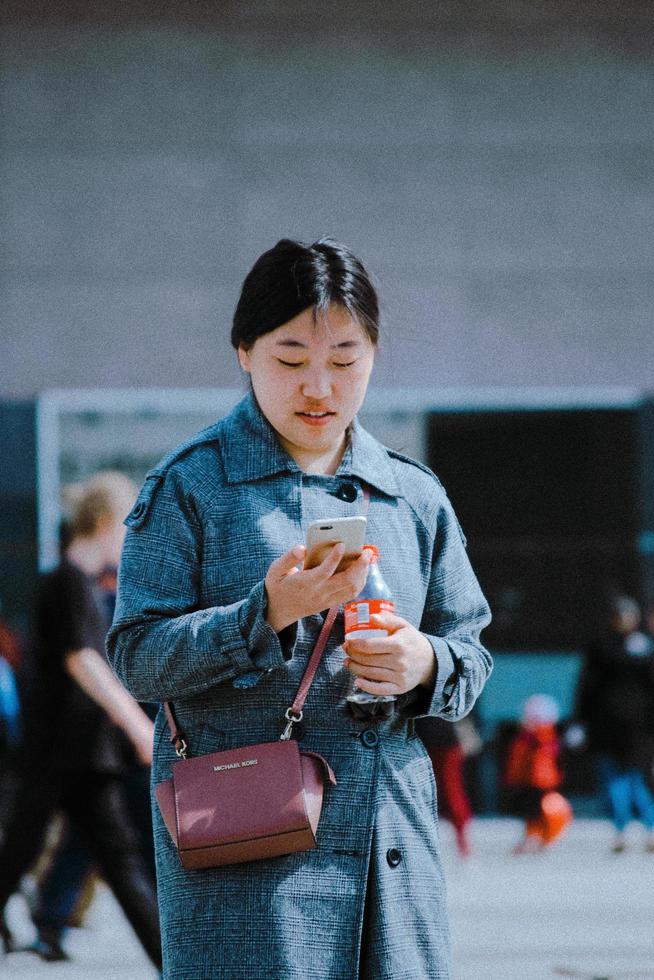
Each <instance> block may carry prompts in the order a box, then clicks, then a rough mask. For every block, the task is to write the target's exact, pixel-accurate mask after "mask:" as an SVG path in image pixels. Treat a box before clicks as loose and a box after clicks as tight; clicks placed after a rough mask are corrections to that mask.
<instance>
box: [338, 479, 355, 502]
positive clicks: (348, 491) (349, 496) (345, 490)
mask: <svg viewBox="0 0 654 980" xmlns="http://www.w3.org/2000/svg"><path fill="white" fill-rule="evenodd" d="M336 496H337V497H338V498H339V500H345V501H347V503H348V504H353V503H354V501H355V500H356V499H357V496H358V493H357V488H356V487H355V486H354V484H353V483H341V485H340V487H339V488H338V490H337V491H336Z"/></svg>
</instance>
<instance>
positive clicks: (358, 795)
mask: <svg viewBox="0 0 654 980" xmlns="http://www.w3.org/2000/svg"><path fill="white" fill-rule="evenodd" d="M364 482H365V483H366V484H367V485H368V487H369V489H370V507H369V512H368V531H367V540H368V541H370V542H371V543H373V544H376V545H378V546H379V549H380V554H381V567H382V570H383V574H384V577H385V579H386V581H387V582H388V584H389V586H390V588H391V589H392V592H393V594H394V597H395V603H396V610H397V613H398V615H400V616H403V617H404V618H406V619H407V620H409V621H410V622H412V623H414V624H415V625H417V626H419V628H420V629H421V630H422V631H423V632H424V633H425V634H426V635H427V636H428V638H429V640H430V642H431V644H432V646H433V648H434V656H435V658H436V663H437V679H436V682H435V686H434V689H433V691H431V692H426V691H425V692H424V693H422V694H420V695H416V694H415V693H412V694H409V695H404V696H403V697H402V698H401V699H400V708H399V710H398V711H397V712H396V714H395V716H394V717H392V718H390V719H385V720H381V721H371V720H368V721H360V720H355V719H354V718H352V717H351V715H350V713H349V711H348V709H347V707H346V703H345V696H346V693H347V691H348V689H349V685H350V682H351V676H350V674H349V673H348V672H347V671H346V670H344V669H343V667H342V659H343V652H342V649H341V647H340V643H341V641H342V637H343V623H342V616H339V618H338V619H337V621H336V625H335V628H334V631H333V633H332V637H331V639H330V642H329V645H328V647H327V651H326V653H325V655H324V659H323V662H322V664H321V666H320V668H319V671H318V674H317V676H316V679H315V681H314V683H313V686H312V688H311V691H310V693H309V697H308V700H307V703H306V705H305V709H304V720H303V722H302V729H303V730H302V731H301V732H300V733H299V736H298V737H299V738H300V739H301V742H302V744H303V747H304V748H306V749H309V750H313V751H316V752H320V753H321V754H322V755H324V756H325V757H326V758H327V760H328V761H329V762H330V764H331V765H332V767H333V769H334V771H335V773H336V778H337V780H338V785H337V786H336V787H335V788H332V789H329V790H328V791H327V793H326V799H325V805H324V808H323V813H322V817H321V823H320V827H319V834H318V838H319V846H318V849H317V850H315V851H309V852H305V853H298V854H292V855H289V856H287V857H280V858H275V859H271V860H268V861H256V862H252V863H251V864H241V865H233V866H230V867H225V868H222V869H213V870H209V871H184V869H183V868H182V867H181V864H180V862H179V859H178V856H177V853H176V851H175V849H174V847H173V846H172V844H171V841H170V838H169V836H168V833H167V831H166V829H165V827H164V825H163V823H162V821H161V819H160V817H159V814H158V811H157V808H156V807H155V808H154V820H155V839H156V851H157V868H158V883H159V902H160V909H161V919H162V931H163V943H164V950H163V953H164V976H165V977H166V978H167V980H223V978H224V980H236V978H239V980H355V978H360V977H366V978H369V980H384V978H389V980H390V978H392V980H401V978H407V980H427V978H429V980H436V978H443V980H444V978H450V977H451V966H450V951H449V936H448V925H447V914H446V901H445V886H444V882H443V873H442V870H441V860H440V856H439V840H438V829H437V819H436V797H435V787H434V779H433V774H432V769H431V764H430V761H429V758H428V756H427V753H426V752H425V749H424V747H423V745H422V743H421V741H420V739H419V738H417V737H416V735H415V733H414V728H413V719H414V718H415V717H418V716H422V715H437V716H440V717H444V718H449V719H452V720H454V719H456V718H460V717H461V716H462V715H465V714H466V712H467V711H469V710H470V708H471V707H472V705H473V704H474V701H475V699H476V698H477V695H478V694H479V692H480V691H481V689H482V687H483V685H484V682H485V680H486V678H487V677H488V675H489V672H490V670H491V660H490V657H489V655H488V653H487V652H486V650H485V649H484V648H483V646H481V645H480V643H479V633H480V631H481V629H482V628H483V627H484V626H485V625H486V624H487V623H488V622H489V618H490V617H489V611H488V606H487V604H486V601H485V599H484V597H483V595H482V593H481V591H480V588H479V585H478V584H477V581H476V579H475V576H474V574H473V572H472V569H471V567H470V564H469V562H468V558H467V556H466V551H465V542H464V539H463V536H462V534H461V531H460V528H459V525H458V523H457V520H456V517H455V516H454V513H453V511H452V508H451V506H450V504H449V501H448V499H447V497H446V495H445V492H444V491H443V489H442V487H441V485H440V484H439V482H438V480H437V479H436V478H435V477H434V475H433V474H432V473H431V472H430V471H429V470H427V469H426V468H425V467H423V466H421V465H420V464H418V463H415V462H413V461H412V460H409V459H407V458H406V457H404V456H402V455H400V454H399V453H396V452H393V451H391V450H388V449H386V448H384V447H383V446H382V445H381V444H380V443H379V442H377V441H376V440H375V439H373V438H372V436H370V435H369V434H368V433H367V432H365V430H363V429H362V428H361V427H360V426H359V425H358V423H356V422H355V423H354V425H353V428H352V438H351V442H350V448H349V450H348V451H347V452H346V454H345V456H344V458H343V460H342V463H341V465H340V467H339V470H338V472H337V474H336V475H334V476H321V475H313V474H306V473H304V472H302V470H300V468H299V467H298V466H297V464H296V463H295V462H294V461H293V459H291V458H290V457H289V456H288V455H287V454H286V453H285V452H284V451H283V450H282V449H281V447H280V445H279V443H278V442H277V440H276V438H275V434H274V432H273V430H272V429H271V427H270V426H269V424H268V423H267V421H266V420H265V419H264V417H263V416H262V415H261V413H260V411H259V409H258V406H257V404H256V402H255V400H254V398H253V397H252V396H251V395H249V396H247V397H246V398H244V400H243V401H242V402H241V403H240V404H239V405H238V406H237V407H236V408H235V409H234V410H233V411H232V412H231V414H230V415H229V416H227V418H225V419H223V420H222V421H220V422H218V423H217V424H216V425H214V426H211V427H210V428H208V429H206V430H204V431H203V432H201V433H200V434H199V435H198V436H196V437H195V438H194V439H192V440H190V441H189V442H188V443H186V444H185V445H183V446H180V447H179V448H177V449H176V450H174V451H173V452H172V453H170V454H169V455H168V456H167V457H166V458H165V459H164V460H163V461H162V463H161V464H160V465H158V466H157V467H155V469H153V470H152V471H151V472H150V473H149V474H148V476H147V478H146V481H145V484H144V486H143V488H142V490H141V493H140V496H139V498H138V500H137V502H136V504H135V506H134V508H133V510H132V512H131V514H130V515H129V517H128V518H127V521H126V523H127V524H128V527H129V530H128V534H127V538H126V541H125V547H124V552H123V558H122V563H121V567H120V576H119V593H118V601H117V607H116V614H115V619H114V623H113V627H112V629H111V632H110V634H109V639H108V654H109V658H110V660H111V662H112V663H113V665H114V668H115V670H116V672H117V673H118V676H119V677H120V678H121V679H122V681H123V682H124V683H125V685H126V686H127V687H128V688H129V690H130V691H131V692H132V693H133V694H134V696H135V697H136V698H138V699H140V700H143V701H164V700H167V699H169V700H171V701H173V702H174V704H175V707H176V710H177V715H178V718H179V722H180V725H181V727H182V728H183V729H184V730H185V731H186V734H187V735H188V738H189V742H190V747H191V750H192V753H193V754H195V755H198V754H201V753H206V752H213V751H218V750H221V749H227V748H232V747H237V746H239V745H242V744H248V743H256V742H260V741H269V740H273V739H275V738H277V737H278V736H279V734H280V732H281V730H282V727H283V723H284V722H283V715H284V711H285V709H286V708H287V707H288V706H289V705H290V704H291V702H292V700H293V696H294V694H295V691H296V689H297V687H298V684H299V681H300V678H301V676H302V672H303V670H304V667H305V665H306V663H307V659H308V657H309V654H310V651H311V650H312V648H313V645H314V643H315V640H316V638H317V636H318V632H319V629H320V626H321V617H320V616H318V615H316V616H309V617H307V618H305V619H303V620H302V621H301V622H299V623H298V624H297V626H294V627H291V628H289V629H287V630H285V631H284V632H283V633H282V634H280V636H277V635H276V634H275V633H274V632H273V631H272V630H271V629H270V627H269V626H268V625H267V624H266V622H265V619H264V613H265V601H266V600H265V592H264V585H263V580H264V577H265V574H266V571H267V569H268V566H269V565H270V563H271V561H273V560H274V559H275V558H278V557H279V556H280V555H281V554H282V553H283V552H285V551H287V550H288V549H289V548H291V547H292V546H293V545H294V544H297V543H299V542H302V541H303V540H304V537H305V532H306V528H307V525H308V524H309V523H310V522H311V521H312V520H316V519H320V518H326V517H341V516H346V515H349V514H357V513H360V512H361V510H362V484H363V483H364ZM355 491H356V494H355ZM353 497H355V499H351V498H353ZM174 761H175V754H174V750H173V749H172V747H171V745H170V744H169V739H168V732H167V729H166V726H165V720H164V717H163V712H159V717H158V719H157V723H156V729H155V747H154V763H153V782H154V783H155V784H156V783H158V782H159V781H160V780H162V779H165V778H167V777H168V776H169V775H170V766H171V763H173V762H174Z"/></svg>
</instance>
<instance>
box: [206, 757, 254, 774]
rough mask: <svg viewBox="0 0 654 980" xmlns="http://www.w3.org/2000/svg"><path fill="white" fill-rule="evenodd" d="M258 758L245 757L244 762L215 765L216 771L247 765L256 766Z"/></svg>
mask: <svg viewBox="0 0 654 980" xmlns="http://www.w3.org/2000/svg"><path fill="white" fill-rule="evenodd" d="M258 762H259V760H258V759H243V762H227V763H225V765H224V766H214V767H213V771H214V772H224V771H225V769H245V767H246V766H256V765H257V763H258Z"/></svg>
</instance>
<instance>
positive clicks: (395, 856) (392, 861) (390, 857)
mask: <svg viewBox="0 0 654 980" xmlns="http://www.w3.org/2000/svg"><path fill="white" fill-rule="evenodd" d="M386 860H387V861H388V863H389V865H390V867H391V868H397V866H398V864H400V862H401V861H402V852H401V851H398V849H397V847H389V849H388V850H387V851H386Z"/></svg>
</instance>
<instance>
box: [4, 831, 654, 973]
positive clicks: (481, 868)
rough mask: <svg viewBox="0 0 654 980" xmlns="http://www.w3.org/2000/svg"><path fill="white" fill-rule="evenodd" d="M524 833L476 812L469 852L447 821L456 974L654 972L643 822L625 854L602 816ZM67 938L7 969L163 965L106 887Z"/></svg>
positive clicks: (650, 861)
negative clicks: (528, 849) (62, 949)
mask: <svg viewBox="0 0 654 980" xmlns="http://www.w3.org/2000/svg"><path fill="white" fill-rule="evenodd" d="M518 836H519V825H518V824H517V823H516V822H514V821H511V820H478V821H476V822H475V824H474V825H473V834H472V838H473V843H474V847H475V854H474V856H473V857H471V858H469V859H468V860H466V861H461V860H460V859H459V858H457V856H456V854H455V853H454V849H453V846H452V838H451V834H450V830H449V827H448V826H447V825H445V826H444V828H443V846H444V851H445V855H446V865H447V876H448V881H449V897H450V908H451V920H452V930H453V936H454V946H455V960H456V967H457V969H456V976H457V980H553V978H554V980H555V978H561V977H569V978H578V980H654V916H653V912H654V854H645V853H644V852H643V849H642V844H641V839H640V837H639V835H638V834H637V833H636V829H635V828H634V833H633V838H632V846H631V848H630V849H629V850H628V851H627V853H625V854H621V855H613V854H612V853H611V852H610V843H611V829H610V827H609V825H608V824H607V823H605V822H603V821H591V820H578V821H576V823H575V824H574V825H573V826H572V827H571V828H570V829H569V831H568V834H567V837H566V838H565V839H564V840H563V841H561V842H559V844H558V845H556V846H555V847H554V849H553V850H552V851H551V852H549V853H546V854H542V855H536V856H522V857H513V856H511V855H510V850H511V846H512V844H513V843H514V842H515V841H516V839H517V838H518ZM9 918H10V920H11V924H12V925H13V927H14V928H15V929H16V931H17V932H20V933H21V935H22V936H23V937H24V938H27V937H28V935H29V929H28V926H27V922H26V919H25V908H24V905H23V903H22V901H21V900H20V899H18V898H14V899H12V904H11V906H10V909H9ZM67 947H68V949H69V951H70V953H71V955H72V956H73V957H74V961H73V962H72V963H70V964H60V965H59V964H57V965H52V964H51V965H48V964H43V963H41V961H40V960H38V959H36V958H35V957H34V956H31V955H29V954H26V953H25V954H13V955H12V956H10V957H8V958H7V959H5V960H4V961H2V962H1V963H0V976H2V977H3V978H6V980H11V978H18V977H23V978H29V980H41V978H48V980H152V978H153V977H155V973H154V971H153V970H152V969H151V967H150V966H149V964H148V962H147V960H146V959H145V957H144V955H143V953H142V952H141V950H140V947H139V945H138V943H137V941H136V939H135V938H134V936H133V934H132V933H131V931H130V929H129V927H128V926H127V924H126V923H125V920H124V919H123V918H122V914H121V912H120V910H119V909H118V908H117V906H116V905H115V903H114V901H113V898H112V897H111V895H110V894H109V893H108V892H107V890H106V889H104V888H103V889H102V890H101V891H100V892H99V894H98V896H97V898H96V900H95V902H94V905H93V908H92V913H91V917H90V920H89V923H88V926H87V928H85V929H83V930H75V931H73V932H71V933H70V935H69V937H68V939H67ZM215 980H220V978H218V977H217V978H215ZM244 980H246V978H244ZM270 980H284V978H283V977H279V978H276V977H271V978H270Z"/></svg>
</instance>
